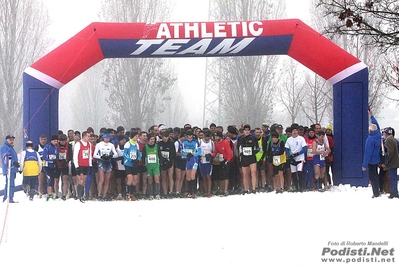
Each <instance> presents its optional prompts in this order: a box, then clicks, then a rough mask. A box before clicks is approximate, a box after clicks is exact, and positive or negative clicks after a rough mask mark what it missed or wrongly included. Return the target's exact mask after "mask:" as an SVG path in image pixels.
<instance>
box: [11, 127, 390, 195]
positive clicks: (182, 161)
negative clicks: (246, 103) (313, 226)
mask: <svg viewBox="0 0 399 266" xmlns="http://www.w3.org/2000/svg"><path fill="white" fill-rule="evenodd" d="M8 137H9V136H7V138H8ZM12 137H13V136H12ZM10 139H11V138H8V139H7V140H6V141H8V140H10ZM12 141H13V139H12ZM333 163H334V136H333V128H332V126H331V125H328V126H327V127H325V128H323V127H322V126H321V125H320V124H314V125H311V126H309V127H307V126H301V125H298V124H295V123H294V124H292V125H291V126H289V127H286V128H285V129H284V128H283V126H282V125H281V124H272V125H269V124H268V123H263V124H262V125H261V126H260V127H255V128H251V126H250V125H248V124H242V125H241V126H240V127H237V126H228V127H227V129H226V130H225V129H224V128H223V127H222V126H217V125H215V124H214V123H212V124H211V125H209V128H199V127H192V126H191V125H190V124H186V125H184V127H174V128H167V127H166V126H165V125H164V124H160V125H153V126H151V127H150V128H149V129H148V130H147V131H145V130H142V129H140V128H131V129H130V130H125V128H124V127H123V126H119V127H117V129H116V130H115V129H112V128H102V129H100V131H99V133H98V134H96V133H95V132H94V130H93V128H91V127H89V128H87V130H85V131H83V132H79V131H74V130H72V129H71V130H68V132H66V134H64V132H62V131H59V132H58V134H55V135H53V136H51V137H50V138H48V137H47V136H45V135H42V136H40V138H39V143H38V144H37V145H34V143H33V142H32V141H27V142H26V149H25V150H24V151H23V152H22V154H21V155H20V156H19V161H18V162H17V163H15V162H13V165H14V168H18V171H20V172H21V173H22V174H23V188H24V191H25V193H26V194H27V196H29V199H30V200H33V199H34V198H35V197H38V198H45V199H46V200H47V201H48V200H56V199H61V200H67V199H71V198H72V199H76V200H80V201H81V202H85V201H87V200H97V201H110V200H126V201H136V200H138V199H148V200H153V199H162V198H196V197H198V196H201V197H212V196H228V195H231V194H248V193H260V192H268V193H270V192H274V193H284V192H307V191H320V192H323V191H326V190H328V189H329V188H330V187H331V186H332V185H333V184H334V173H333ZM380 180H381V181H382V180H383V178H381V179H380ZM381 187H382V186H381Z"/></svg>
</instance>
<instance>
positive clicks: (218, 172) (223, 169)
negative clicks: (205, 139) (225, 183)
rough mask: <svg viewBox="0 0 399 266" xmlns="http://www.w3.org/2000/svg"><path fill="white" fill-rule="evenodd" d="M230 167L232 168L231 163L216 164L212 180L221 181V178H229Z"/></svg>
mask: <svg viewBox="0 0 399 266" xmlns="http://www.w3.org/2000/svg"><path fill="white" fill-rule="evenodd" d="M229 169H230V167H229V165H223V164H220V165H214V166H213V168H212V174H211V177H212V180H214V181H219V180H226V179H229V175H228V172H229Z"/></svg>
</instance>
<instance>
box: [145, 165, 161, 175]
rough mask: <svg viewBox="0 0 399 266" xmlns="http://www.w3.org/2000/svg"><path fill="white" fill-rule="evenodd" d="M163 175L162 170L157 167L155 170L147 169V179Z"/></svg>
mask: <svg viewBox="0 0 399 266" xmlns="http://www.w3.org/2000/svg"><path fill="white" fill-rule="evenodd" d="M160 174H161V170H160V169H159V167H155V168H150V169H148V168H147V177H153V176H154V175H160Z"/></svg>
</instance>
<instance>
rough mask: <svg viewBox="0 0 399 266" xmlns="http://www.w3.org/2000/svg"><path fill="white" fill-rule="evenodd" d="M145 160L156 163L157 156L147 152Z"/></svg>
mask: <svg viewBox="0 0 399 266" xmlns="http://www.w3.org/2000/svg"><path fill="white" fill-rule="evenodd" d="M147 161H148V163H156V162H157V156H156V155H155V154H148V156H147Z"/></svg>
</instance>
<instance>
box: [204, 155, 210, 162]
mask: <svg viewBox="0 0 399 266" xmlns="http://www.w3.org/2000/svg"><path fill="white" fill-rule="evenodd" d="M205 160H206V161H207V162H210V161H211V160H212V154H210V153H208V154H205Z"/></svg>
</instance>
